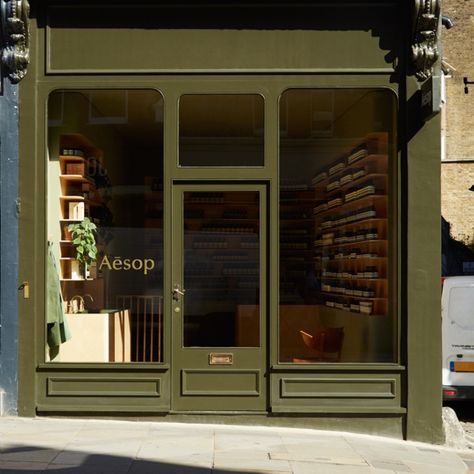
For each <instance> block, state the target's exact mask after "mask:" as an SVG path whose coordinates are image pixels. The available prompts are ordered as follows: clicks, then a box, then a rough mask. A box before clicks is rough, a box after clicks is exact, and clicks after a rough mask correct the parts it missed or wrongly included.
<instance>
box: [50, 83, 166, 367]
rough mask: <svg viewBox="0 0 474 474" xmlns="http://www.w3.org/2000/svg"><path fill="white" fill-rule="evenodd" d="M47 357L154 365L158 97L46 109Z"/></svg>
mask: <svg viewBox="0 0 474 474" xmlns="http://www.w3.org/2000/svg"><path fill="white" fill-rule="evenodd" d="M48 175H49V176H48V213H49V214H48V247H49V254H48V270H47V272H48V298H47V307H46V328H45V331H46V339H47V343H48V348H49V350H48V354H47V358H48V359H49V360H52V361H55V362H162V360H163V98H162V96H161V94H160V93H159V92H157V91H154V90H58V91H55V92H53V93H52V94H50V96H49V102H48Z"/></svg>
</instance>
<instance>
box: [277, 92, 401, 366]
mask: <svg viewBox="0 0 474 474" xmlns="http://www.w3.org/2000/svg"><path fill="white" fill-rule="evenodd" d="M395 110H396V101H395V99H394V95H393V94H392V93H391V92H389V91H385V90H368V89H347V90H344V89H334V90H331V89H320V90H296V89H295V90H288V91H286V92H285V93H284V94H283V95H282V97H281V101H280V165H279V166H280V199H279V209H280V221H279V222H280V292H279V294H280V306H279V309H280V346H279V359H280V362H293V363H314V362H394V361H395V360H396V350H395V348H396V344H395V342H396V339H395V336H396V321H395V317H394V311H393V310H392V307H393V301H392V300H393V297H392V295H393V293H394V289H393V286H394V282H393V281H392V280H391V278H390V276H391V273H392V265H393V261H394V259H393V253H394V251H393V245H394V244H395V242H394V239H393V238H391V235H393V230H392V231H391V229H393V212H392V211H391V206H392V203H393V202H394V201H395V199H394V198H395V197H394V196H393V185H392V184H391V183H392V180H393V178H394V172H393V170H394V150H395V146H394V144H395V143H396V139H395Z"/></svg>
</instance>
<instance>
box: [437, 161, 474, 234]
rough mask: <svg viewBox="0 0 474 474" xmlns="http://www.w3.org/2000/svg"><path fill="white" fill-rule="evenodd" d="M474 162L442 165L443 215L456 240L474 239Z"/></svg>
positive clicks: (445, 163) (444, 163)
mask: <svg viewBox="0 0 474 474" xmlns="http://www.w3.org/2000/svg"><path fill="white" fill-rule="evenodd" d="M473 184H474V162H466V163H447V162H443V163H441V189H442V193H441V213H442V214H443V217H444V218H445V219H446V220H447V221H448V222H449V223H450V224H451V235H452V236H453V237H454V238H455V239H456V240H462V241H465V240H466V239H467V240H469V238H471V239H474V192H473V191H469V188H470V187H471V186H472V185H473Z"/></svg>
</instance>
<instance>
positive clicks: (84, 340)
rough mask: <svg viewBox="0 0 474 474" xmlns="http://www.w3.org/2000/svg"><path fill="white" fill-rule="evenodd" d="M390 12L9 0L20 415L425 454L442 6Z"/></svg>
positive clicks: (430, 409) (435, 406) (433, 337)
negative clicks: (276, 429)
mask: <svg viewBox="0 0 474 474" xmlns="http://www.w3.org/2000/svg"><path fill="white" fill-rule="evenodd" d="M404 3H405V2H398V1H386V2H363V3H362V2H343V3H339V2H331V3H324V2H303V3H301V4H298V6H291V5H288V4H285V3H278V4H275V3H274V2H261V3H259V4H248V3H245V2H242V4H233V5H222V4H219V3H217V2H216V3H215V4H205V5H199V4H186V5H185V4H179V3H178V4H173V5H169V4H162V3H161V2H142V3H141V4H140V5H139V6H136V5H132V4H129V3H126V2H100V4H98V3H97V2H94V3H91V2H61V1H55V2H53V1H51V2H31V7H32V10H31V19H30V56H31V63H30V66H29V71H28V74H27V76H26V78H25V79H23V81H22V82H21V86H20V92H21V103H20V197H21V213H20V217H19V229H20V246H19V250H20V269H19V278H20V280H21V281H22V282H26V285H24V286H22V288H21V291H20V298H19V333H20V342H19V346H20V347H19V348H20V351H19V354H20V362H19V367H20V369H19V403H18V410H19V413H20V414H23V415H34V414H35V413H39V414H67V415H71V414H78V415H89V414H95V415H104V414H105V415H109V416H137V415H138V416H143V417H145V416H160V417H165V418H166V419H184V420H196V419H199V420H219V421H225V422H252V423H262V424H271V423H275V424H287V425H290V426H295V425H305V426H314V427H332V428H335V427H338V428H339V429H340V428H344V429H349V430H358V431H369V432H377V433H382V434H390V435H394V436H400V437H408V438H411V439H424V440H431V441H439V440H440V439H441V438H442V434H441V416H440V412H441V402H440V397H441V392H440V370H438V368H439V365H440V364H439V354H440V352H439V346H440V327H439V326H440V324H439V322H440V321H439V298H438V296H437V293H436V291H437V288H438V286H437V285H438V284H439V260H440V259H439V238H438V234H439V232H438V229H439V121H438V119H437V117H436V116H435V117H433V118H431V119H430V120H427V121H423V120H422V118H421V102H418V99H419V94H420V92H419V90H420V84H421V83H422V82H423V81H424V79H426V78H427V77H428V76H431V75H432V73H433V72H435V73H436V63H434V70H433V69H432V67H431V66H432V65H431V63H430V61H429V55H428V54H424V55H422V56H423V57H422V61H421V67H420V65H419V64H418V65H417V64H413V62H412V61H411V56H412V54H413V55H415V53H416V47H417V45H418V46H420V45H419V44H418V42H419V40H420V39H419V38H418V36H419V35H418V31H419V30H420V31H421V29H426V18H428V19H430V21H431V22H432V23H433V22H434V23H433V24H435V23H436V21H437V18H438V16H437V15H439V11H438V8H437V4H436V5H435V4H434V2H433V3H431V2H428V3H429V4H430V5H428V6H426V5H425V6H424V7H423V8H424V9H425V10H423V8H421V7H420V11H417V8H416V7H417V2H413V11H407V9H406V5H405V4H404ZM426 8H428V10H430V11H426ZM431 10H432V11H431ZM423 15H424V16H423ZM433 18H435V19H436V21H435V20H433ZM395 19H396V21H395ZM401 25H402V26H401ZM420 25H421V26H420ZM435 30H436V28H435ZM433 34H434V40H433V39H432V42H431V43H430V44H423V45H421V46H420V48H421V49H422V51H423V53H427V52H429V51H430V49H429V48H432V47H435V46H436V41H437V39H436V33H435V32H434V33H433ZM412 46H413V48H412ZM425 47H426V49H423V48H425ZM412 49H413V51H414V52H413V53H411V51H412ZM435 75H436V74H435ZM434 80H436V79H434ZM88 232H89V233H91V234H92V235H93V236H94V238H95V243H94V242H91V241H90V240H89V241H87V240H83V238H84V237H87V233H88ZM427 235H430V238H429V240H428V239H427V237H426V236H427ZM32 236H33V238H32ZM434 295H436V296H434Z"/></svg>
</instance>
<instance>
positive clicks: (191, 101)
mask: <svg viewBox="0 0 474 474" xmlns="http://www.w3.org/2000/svg"><path fill="white" fill-rule="evenodd" d="M263 122H264V99H263V97H262V96H260V95H258V94H187V95H183V96H182V97H181V98H180V101H179V164H180V166H206V167H207V166H209V167H214V166H219V167H220V166H230V167H240V166H263V164H264V142H263V135H264V134H263V130H264V123H263Z"/></svg>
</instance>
